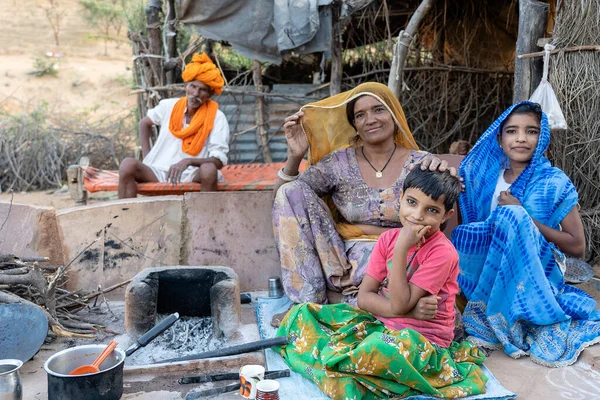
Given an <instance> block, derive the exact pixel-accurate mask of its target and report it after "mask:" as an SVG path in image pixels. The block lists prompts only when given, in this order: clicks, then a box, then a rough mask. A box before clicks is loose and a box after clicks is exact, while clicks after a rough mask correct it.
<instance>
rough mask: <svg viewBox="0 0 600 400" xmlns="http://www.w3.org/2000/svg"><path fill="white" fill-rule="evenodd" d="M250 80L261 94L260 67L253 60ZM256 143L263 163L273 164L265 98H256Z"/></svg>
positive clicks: (258, 63)
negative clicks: (266, 120)
mask: <svg viewBox="0 0 600 400" xmlns="http://www.w3.org/2000/svg"><path fill="white" fill-rule="evenodd" d="M252 80H253V81H254V87H255V88H256V91H257V92H258V93H262V92H263V83H262V67H261V65H260V61H258V60H254V61H253V67H252ZM255 115H256V125H257V128H256V142H257V143H258V148H259V149H260V151H261V153H262V157H263V162H273V157H271V149H269V140H268V138H267V132H268V131H269V127H268V125H267V124H266V123H265V96H262V95H259V96H256V113H255Z"/></svg>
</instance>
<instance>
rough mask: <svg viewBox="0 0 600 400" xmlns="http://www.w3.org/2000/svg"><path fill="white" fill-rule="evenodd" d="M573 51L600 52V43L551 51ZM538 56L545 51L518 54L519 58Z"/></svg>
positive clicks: (555, 52) (542, 54)
mask: <svg viewBox="0 0 600 400" xmlns="http://www.w3.org/2000/svg"><path fill="white" fill-rule="evenodd" d="M573 51H597V52H600V45H591V46H574V47H565V48H563V49H554V50H552V51H550V55H552V54H558V53H569V52H573ZM536 57H544V52H543V51H538V52H535V53H527V54H521V55H519V56H517V58H519V59H524V58H536Z"/></svg>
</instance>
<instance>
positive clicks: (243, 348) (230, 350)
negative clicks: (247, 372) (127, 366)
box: [154, 336, 289, 364]
mask: <svg viewBox="0 0 600 400" xmlns="http://www.w3.org/2000/svg"><path fill="white" fill-rule="evenodd" d="M288 342H289V338H288V337H287V336H277V337H274V338H271V339H264V340H257V341H256V342H250V343H244V344H240V345H238V346H231V347H225V348H222V349H217V350H212V351H206V352H204V353H199V354H191V355H189V356H184V357H178V358H170V359H168V360H161V361H157V362H155V363H154V364H162V363H171V362H179V361H188V360H202V359H204V358H212V357H225V356H234V355H237V354H244V353H250V352H252V351H257V350H263V349H269V348H271V347H276V346H283V345H284V344H287V343H288Z"/></svg>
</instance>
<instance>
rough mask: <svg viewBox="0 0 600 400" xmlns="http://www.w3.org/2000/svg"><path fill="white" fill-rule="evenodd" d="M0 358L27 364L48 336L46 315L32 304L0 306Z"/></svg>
mask: <svg viewBox="0 0 600 400" xmlns="http://www.w3.org/2000/svg"><path fill="white" fill-rule="evenodd" d="M0 321H2V322H0V357H2V358H6V359H15V360H21V361H22V362H27V361H28V360H29V359H30V358H31V357H33V356H34V354H35V353H37V352H38V350H39V349H40V347H42V344H44V339H46V335H47V334H48V318H47V317H46V314H44V312H43V311H42V310H41V309H40V308H39V307H36V306H34V305H33V304H21V303H15V304H1V305H0Z"/></svg>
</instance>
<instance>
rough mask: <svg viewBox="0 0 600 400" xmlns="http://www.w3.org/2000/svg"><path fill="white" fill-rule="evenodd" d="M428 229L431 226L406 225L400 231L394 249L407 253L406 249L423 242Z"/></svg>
mask: <svg viewBox="0 0 600 400" xmlns="http://www.w3.org/2000/svg"><path fill="white" fill-rule="evenodd" d="M430 229H431V226H429V225H418V224H406V226H403V227H402V229H401V230H400V234H399V235H398V239H397V240H396V246H395V247H396V249H399V250H404V251H408V249H410V248H411V247H412V246H414V245H416V244H417V243H422V242H424V241H425V235H426V234H427V232H429V230H430Z"/></svg>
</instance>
